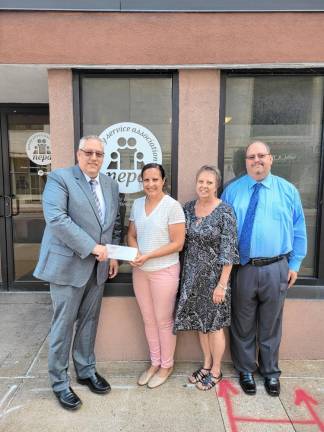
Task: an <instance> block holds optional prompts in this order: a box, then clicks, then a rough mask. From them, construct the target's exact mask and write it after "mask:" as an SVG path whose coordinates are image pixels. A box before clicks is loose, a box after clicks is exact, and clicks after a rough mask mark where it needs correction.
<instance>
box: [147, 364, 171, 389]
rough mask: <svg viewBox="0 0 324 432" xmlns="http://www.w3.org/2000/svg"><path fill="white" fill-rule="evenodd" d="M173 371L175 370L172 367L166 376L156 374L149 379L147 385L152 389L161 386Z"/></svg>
mask: <svg viewBox="0 0 324 432" xmlns="http://www.w3.org/2000/svg"><path fill="white" fill-rule="evenodd" d="M172 372H173V368H171V369H170V370H169V372H168V373H167V375H166V376H164V377H160V376H159V375H158V374H157V373H156V374H154V375H153V377H152V378H151V379H150V380H149V382H148V384H147V387H148V388H150V389H153V388H156V387H159V386H160V385H162V384H164V383H165V381H166V380H167V379H168V378H169V376H170V375H171V374H172Z"/></svg>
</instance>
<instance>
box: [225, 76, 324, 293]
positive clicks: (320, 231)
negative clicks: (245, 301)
mask: <svg viewBox="0 0 324 432" xmlns="http://www.w3.org/2000/svg"><path fill="white" fill-rule="evenodd" d="M260 76H264V77H271V76H286V77H287V76H288V77H289V76H293V77H298V76H323V78H324V68H317V69H315V68H312V69H306V68H305V69H283V68H280V69H242V70H238V69H228V70H222V71H221V85H220V110H219V118H220V122H219V136H218V138H219V139H218V142H219V145H218V160H219V168H220V170H221V172H222V173H224V156H225V113H226V112H225V110H226V79H227V78H228V77H235V78H240V77H242V78H243V77H251V78H254V77H260ZM323 105H324V94H323ZM323 183H324V106H323V115H322V121H321V143H320V160H319V183H318V198H317V216H316V236H315V276H302V277H300V278H298V280H297V282H296V285H295V286H294V287H293V288H291V289H290V290H289V291H288V297H289V298H309V299H324V248H321V245H324V185H323ZM222 188H223V184H222Z"/></svg>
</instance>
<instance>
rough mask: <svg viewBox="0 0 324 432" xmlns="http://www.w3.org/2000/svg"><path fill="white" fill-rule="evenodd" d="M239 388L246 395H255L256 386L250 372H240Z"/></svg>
mask: <svg viewBox="0 0 324 432" xmlns="http://www.w3.org/2000/svg"><path fill="white" fill-rule="evenodd" d="M240 386H241V387H242V390H243V391H244V393H246V394H248V395H255V393H256V385H255V381H254V377H253V374H252V373H251V372H240Z"/></svg>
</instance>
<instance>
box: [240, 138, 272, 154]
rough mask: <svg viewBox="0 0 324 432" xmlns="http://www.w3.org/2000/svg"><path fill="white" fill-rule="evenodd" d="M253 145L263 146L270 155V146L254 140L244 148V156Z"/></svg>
mask: <svg viewBox="0 0 324 432" xmlns="http://www.w3.org/2000/svg"><path fill="white" fill-rule="evenodd" d="M253 144H263V145H264V147H265V148H266V149H267V152H268V153H269V154H270V153H271V149H270V146H269V145H268V144H267V143H265V142H263V141H261V140H255V141H253V142H251V143H250V144H248V145H247V146H246V147H245V154H247V151H248V150H249V148H250V147H251V145H253Z"/></svg>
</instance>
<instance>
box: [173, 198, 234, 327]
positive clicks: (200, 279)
mask: <svg viewBox="0 0 324 432" xmlns="http://www.w3.org/2000/svg"><path fill="white" fill-rule="evenodd" d="M195 204H196V201H190V202H188V203H186V204H185V206H184V212H185V216H186V243H185V255H184V264H183V270H182V277H181V288H180V298H179V301H178V304H177V307H176V313H175V323H174V331H175V332H177V331H179V330H198V331H201V332H203V333H207V332H210V331H215V330H219V329H221V328H223V327H228V326H229V325H230V324H231V290H230V287H229V288H228V289H227V291H226V295H225V301H224V303H222V304H214V303H213V300H212V298H213V291H214V289H215V287H216V285H217V283H218V281H219V278H220V275H221V272H222V268H223V265H224V264H238V263H239V256H238V251H237V229H236V219H235V216H234V212H233V210H232V208H231V207H230V206H229V205H227V204H225V203H223V202H221V203H220V204H219V205H218V207H216V208H215V209H214V210H213V211H212V212H211V213H210V214H209V215H208V216H205V217H203V218H197V217H196V215H195Z"/></svg>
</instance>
